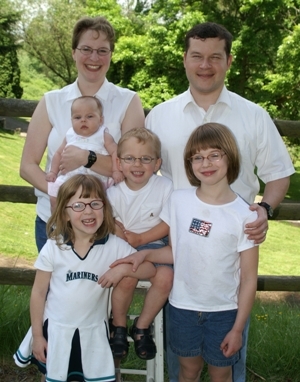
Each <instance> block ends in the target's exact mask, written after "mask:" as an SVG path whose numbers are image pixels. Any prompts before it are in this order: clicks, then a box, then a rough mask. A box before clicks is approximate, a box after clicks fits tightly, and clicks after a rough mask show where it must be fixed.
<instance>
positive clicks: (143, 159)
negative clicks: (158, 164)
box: [120, 155, 156, 164]
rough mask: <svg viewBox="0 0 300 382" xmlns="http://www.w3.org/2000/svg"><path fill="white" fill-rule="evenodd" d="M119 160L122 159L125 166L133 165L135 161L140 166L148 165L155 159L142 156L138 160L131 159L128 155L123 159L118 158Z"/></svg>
mask: <svg viewBox="0 0 300 382" xmlns="http://www.w3.org/2000/svg"><path fill="white" fill-rule="evenodd" d="M120 159H122V160H123V161H124V162H125V163H127V164H135V161H136V160H139V161H140V162H141V163H142V164H150V163H151V162H152V161H153V160H155V159H156V158H151V157H149V156H148V155H144V156H142V157H140V158H135V157H132V156H131V155H128V156H126V157H124V158H120Z"/></svg>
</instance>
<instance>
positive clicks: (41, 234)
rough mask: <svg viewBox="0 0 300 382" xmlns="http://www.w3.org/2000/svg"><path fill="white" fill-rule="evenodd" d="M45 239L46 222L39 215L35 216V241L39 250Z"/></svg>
mask: <svg viewBox="0 0 300 382" xmlns="http://www.w3.org/2000/svg"><path fill="white" fill-rule="evenodd" d="M46 241H47V233H46V222H44V220H42V219H41V218H40V217H39V216H37V217H36V218H35V243H36V246H37V249H38V251H39V252H40V251H41V249H42V248H43V246H44V244H45V243H46Z"/></svg>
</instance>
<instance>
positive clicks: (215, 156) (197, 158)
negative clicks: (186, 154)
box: [189, 152, 226, 164]
mask: <svg viewBox="0 0 300 382" xmlns="http://www.w3.org/2000/svg"><path fill="white" fill-rule="evenodd" d="M224 155H226V154H225V153H223V154H221V153H219V152H215V153H211V154H209V155H207V157H204V156H202V155H199V154H196V155H193V156H192V157H190V158H189V161H190V162H191V163H193V164H202V163H203V162H204V159H207V160H208V161H209V162H219V160H221V159H222V158H223V156H224Z"/></svg>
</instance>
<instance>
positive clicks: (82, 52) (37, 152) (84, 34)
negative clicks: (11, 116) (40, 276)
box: [20, 17, 144, 251]
mask: <svg viewBox="0 0 300 382" xmlns="http://www.w3.org/2000/svg"><path fill="white" fill-rule="evenodd" d="M114 41H115V33H114V29H113V27H112V26H111V24H110V23H109V22H108V21H107V20H106V19H105V18H104V17H94V18H91V17H84V18H82V19H80V20H79V21H78V22H77V23H76V25H75V27H74V30H73V37H72V56H73V59H74V61H75V64H76V67H77V70H78V78H77V80H76V81H75V82H74V83H73V84H71V85H67V86H66V87H64V88H62V89H59V90H54V91H51V92H48V93H46V94H45V95H44V97H43V98H42V99H41V101H40V102H39V104H38V106H37V108H36V110H35V112H34V113H33V116H32V119H31V122H30V124H29V128H28V132H27V138H26V142H25V146H24V150H23V154H22V159H21V167H20V175H21V177H22V178H23V179H25V180H26V181H27V182H29V183H30V184H32V185H33V186H34V187H35V188H36V190H35V192H36V195H37V197H38V202H37V218H36V233H35V236H36V243H37V247H38V250H39V251H40V250H41V248H42V247H43V245H44V244H45V242H46V240H47V236H46V222H47V220H48V219H49V217H50V202H49V197H48V195H47V181H46V179H45V171H44V170H42V169H41V168H40V162H41V159H42V157H43V154H44V152H45V150H46V148H48V151H47V164H46V171H48V170H49V167H50V163H51V159H52V157H53V154H54V153H55V151H56V150H57V148H58V147H59V145H60V144H61V142H62V140H63V137H64V136H65V133H66V131H67V130H68V128H69V127H70V126H71V104H72V102H73V100H74V99H75V98H77V97H79V96H82V95H89V96H96V97H97V98H99V99H100V101H101V102H102V104H103V110H104V123H105V125H106V126H107V127H108V129H109V132H110V134H111V135H112V136H113V137H114V139H115V140H116V141H118V140H119V138H120V136H121V135H122V134H124V133H125V132H126V131H128V130H130V129H132V128H134V127H142V126H144V112H143V107H142V103H141V100H140V98H139V97H138V95H137V94H136V93H135V92H133V91H131V90H129V89H123V88H120V87H118V86H116V85H114V84H112V83H110V82H108V81H107V79H106V73H107V72H108V70H109V66H110V62H111V57H112V52H113V51H114ZM93 154H94V153H93V152H92V153H91V152H89V151H88V150H82V149H79V148H77V147H75V146H70V147H68V148H66V149H65V150H64V153H63V155H62V159H61V163H60V167H59V168H60V171H61V174H65V173H66V172H69V171H71V170H74V169H75V168H77V167H79V166H87V167H92V169H93V170H94V171H96V172H98V173H99V174H102V175H105V176H111V167H112V164H111V157H110V156H103V155H100V154H97V156H95V155H93Z"/></svg>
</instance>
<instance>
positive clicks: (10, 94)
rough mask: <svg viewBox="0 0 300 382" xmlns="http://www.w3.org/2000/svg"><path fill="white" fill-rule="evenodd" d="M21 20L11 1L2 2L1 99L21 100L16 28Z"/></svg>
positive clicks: (0, 14)
mask: <svg viewBox="0 0 300 382" xmlns="http://www.w3.org/2000/svg"><path fill="white" fill-rule="evenodd" d="M19 18H20V14H19V12H16V11H14V10H13V8H12V7H11V5H10V3H9V1H7V0H0V56H1V62H0V97H3V98H21V97H22V92H23V89H22V88H21V86H20V69H19V65H18V57H17V43H16V36H15V34H14V28H15V25H16V23H17V22H18V20H19Z"/></svg>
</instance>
